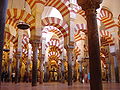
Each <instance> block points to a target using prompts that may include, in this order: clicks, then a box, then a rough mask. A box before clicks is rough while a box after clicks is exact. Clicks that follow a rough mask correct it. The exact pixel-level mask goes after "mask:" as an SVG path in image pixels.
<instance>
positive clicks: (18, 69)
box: [15, 52, 21, 83]
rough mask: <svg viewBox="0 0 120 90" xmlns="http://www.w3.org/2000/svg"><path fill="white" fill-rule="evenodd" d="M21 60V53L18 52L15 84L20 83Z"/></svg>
mask: <svg viewBox="0 0 120 90" xmlns="http://www.w3.org/2000/svg"><path fill="white" fill-rule="evenodd" d="M20 58H21V52H17V54H16V71H15V83H18V82H19V76H20Z"/></svg>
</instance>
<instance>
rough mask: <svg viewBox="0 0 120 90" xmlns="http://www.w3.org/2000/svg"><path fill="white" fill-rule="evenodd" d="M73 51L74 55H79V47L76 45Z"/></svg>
mask: <svg viewBox="0 0 120 90" xmlns="http://www.w3.org/2000/svg"><path fill="white" fill-rule="evenodd" d="M74 52H75V55H76V57H78V55H80V49H79V48H78V47H77V46H76V47H75V48H74Z"/></svg>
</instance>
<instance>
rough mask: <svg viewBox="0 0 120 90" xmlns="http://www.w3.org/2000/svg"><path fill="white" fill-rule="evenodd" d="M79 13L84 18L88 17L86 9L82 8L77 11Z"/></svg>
mask: <svg viewBox="0 0 120 90" xmlns="http://www.w3.org/2000/svg"><path fill="white" fill-rule="evenodd" d="M77 13H78V14H79V15H81V16H82V17H83V18H84V19H86V15H85V11H84V10H82V9H80V10H78V11H77Z"/></svg>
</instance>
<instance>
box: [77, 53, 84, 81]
mask: <svg viewBox="0 0 120 90" xmlns="http://www.w3.org/2000/svg"><path fill="white" fill-rule="evenodd" d="M78 63H79V80H80V82H81V83H83V81H82V74H83V70H82V58H81V57H80V55H79V56H78Z"/></svg>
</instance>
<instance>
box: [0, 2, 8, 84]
mask: <svg viewBox="0 0 120 90" xmlns="http://www.w3.org/2000/svg"><path fill="white" fill-rule="evenodd" d="M7 4H8V0H0V84H1V72H2V55H3V45H4V28H5V19H6V9H7Z"/></svg>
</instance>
